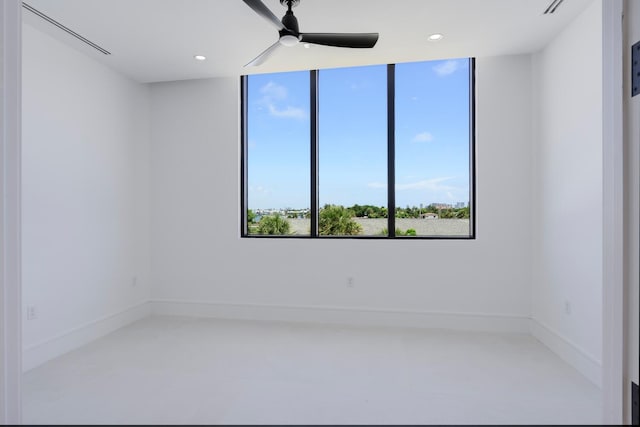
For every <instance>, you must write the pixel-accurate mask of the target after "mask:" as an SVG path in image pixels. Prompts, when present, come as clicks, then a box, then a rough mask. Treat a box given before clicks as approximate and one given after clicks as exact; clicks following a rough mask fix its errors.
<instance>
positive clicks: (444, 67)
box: [433, 61, 461, 77]
mask: <svg viewBox="0 0 640 427" xmlns="http://www.w3.org/2000/svg"><path fill="white" fill-rule="evenodd" d="M460 65H461V64H460V61H446V62H443V63H442V64H438V65H436V66H435V67H433V71H435V72H436V74H437V75H438V76H440V77H445V76H448V75H451V74H453V73H455V72H456V71H458V69H459V68H460Z"/></svg>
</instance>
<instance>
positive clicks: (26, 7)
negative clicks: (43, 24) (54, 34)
mask: <svg viewBox="0 0 640 427" xmlns="http://www.w3.org/2000/svg"><path fill="white" fill-rule="evenodd" d="M22 7H24V8H25V9H27V10H28V11H29V12H31V13H33V14H34V15H36V16H38V17H40V18H42V19H44V20H45V21H47V22H48V23H50V24H52V25H55V26H56V27H58V28H59V29H61V30H62V31H64V32H65V33H67V34H69V35H71V36H73V37H75V38H77V39H78V40H80V41H81V42H82V43H84V44H86V45H88V46H91V47H92V48H94V49H95V50H97V51H98V52H100V53H102V54H104V55H111V52H109V51H108V50H106V49H104V48H102V47H100V46H98V45H97V44H95V43H94V42H92V41H91V40H89V39H86V38H85V37H82V36H81V35H80V34H78V33H76V32H75V31H73V30H72V29H70V28H68V27H65V26H64V25H62V24H61V23H59V22H58V21H56V20H55V19H53V18H51V17H49V16H47V15H45V14H44V13H42V12H40V11H39V10H38V9H36V8H34V7H33V6H30V5H28V4H27V3H24V2H23V3H22Z"/></svg>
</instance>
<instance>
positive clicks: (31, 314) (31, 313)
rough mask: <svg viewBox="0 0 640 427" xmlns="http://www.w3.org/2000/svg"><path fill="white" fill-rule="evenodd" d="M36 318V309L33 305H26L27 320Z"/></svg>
mask: <svg viewBox="0 0 640 427" xmlns="http://www.w3.org/2000/svg"><path fill="white" fill-rule="evenodd" d="M37 318H38V310H36V306H35V305H28V306H27V320H36V319H37Z"/></svg>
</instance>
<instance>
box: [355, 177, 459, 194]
mask: <svg viewBox="0 0 640 427" xmlns="http://www.w3.org/2000/svg"><path fill="white" fill-rule="evenodd" d="M452 179H453V178H434V179H425V180H422V181H416V182H409V183H406V184H396V191H407V190H429V191H447V192H450V191H451V190H455V188H454V187H451V186H449V185H442V183H443V182H445V181H449V180H452ZM367 186H368V187H369V188H375V189H386V188H387V184H383V183H380V182H370V183H369V184H367Z"/></svg>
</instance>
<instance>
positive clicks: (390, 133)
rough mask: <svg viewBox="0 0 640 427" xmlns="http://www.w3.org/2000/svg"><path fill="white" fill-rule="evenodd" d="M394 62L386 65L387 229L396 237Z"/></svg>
mask: <svg viewBox="0 0 640 427" xmlns="http://www.w3.org/2000/svg"><path fill="white" fill-rule="evenodd" d="M395 72H396V67H395V64H389V65H387V197H388V200H387V212H388V215H387V221H388V222H387V230H388V232H389V237H390V238H394V237H396V160H395V159H396V148H395V146H396V143H395V141H396V104H395V102H396V99H395V98H396V93H395V92H396V90H395V89H396V87H395V84H396V82H395Z"/></svg>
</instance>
